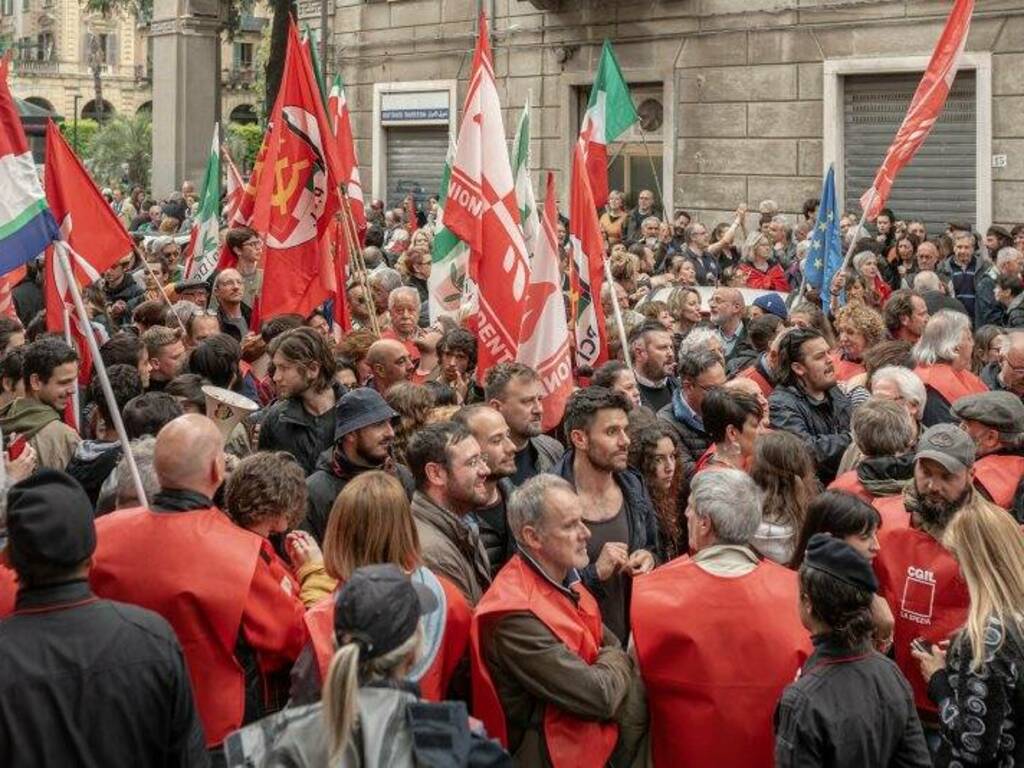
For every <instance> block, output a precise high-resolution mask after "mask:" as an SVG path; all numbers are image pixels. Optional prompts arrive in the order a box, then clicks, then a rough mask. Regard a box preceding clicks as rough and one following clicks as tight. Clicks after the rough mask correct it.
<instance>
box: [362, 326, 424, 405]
mask: <svg viewBox="0 0 1024 768" xmlns="http://www.w3.org/2000/svg"><path fill="white" fill-rule="evenodd" d="M417 355H418V352H417ZM366 366H367V368H369V370H370V379H369V381H367V382H366V386H368V387H373V388H374V389H376V390H377V391H378V392H380V393H381V394H384V393H386V392H387V391H388V390H389V389H391V387H393V386H394V385H395V384H399V383H401V382H403V381H409V380H410V379H411V378H412V375H413V373H414V372H415V370H416V362H415V360H414V358H413V357H412V356H411V355H410V354H409V350H408V347H407V346H406V345H405V344H403V343H402V342H401V341H397V340H395V339H381V340H379V341H375V342H373V343H372V344H371V345H370V347H369V349H367V350H366Z"/></svg>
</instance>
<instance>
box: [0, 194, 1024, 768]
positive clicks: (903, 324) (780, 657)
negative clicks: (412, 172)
mask: <svg viewBox="0 0 1024 768" xmlns="http://www.w3.org/2000/svg"><path fill="white" fill-rule="evenodd" d="M109 199H110V203H111V205H112V207H113V208H114V210H115V212H116V213H117V214H118V215H119V216H121V217H122V219H123V221H124V222H125V224H126V226H127V227H128V228H129V230H130V231H131V232H132V234H133V236H134V237H135V242H136V249H135V251H134V252H133V253H131V254H128V255H126V256H125V257H124V258H122V259H121V260H120V261H119V262H117V263H116V264H114V265H113V266H111V267H110V268H109V269H108V270H106V272H104V273H103V275H102V278H101V279H100V280H99V281H97V282H96V283H95V284H94V285H90V286H86V287H85V289H84V296H85V300H86V305H87V308H88V311H89V314H90V317H91V320H92V324H93V328H92V332H93V333H94V334H95V336H96V338H97V340H98V342H99V355H100V358H101V360H100V361H96V360H91V358H90V357H89V356H88V355H87V354H86V353H85V351H84V350H81V349H78V348H77V347H76V346H74V345H72V344H69V343H68V341H67V340H65V338H64V337H63V336H61V335H54V334H51V333H48V332H47V330H46V323H45V307H44V305H43V291H42V288H41V285H40V283H41V279H42V278H41V274H42V269H41V267H40V266H39V265H38V264H35V265H32V266H31V268H30V270H29V273H28V276H27V277H26V278H25V280H24V281H23V282H22V283H20V284H19V285H17V286H16V287H15V288H14V289H13V304H14V308H15V309H16V314H17V318H15V317H4V318H0V428H2V431H3V435H4V448H5V449H6V455H5V457H4V461H5V470H6V471H5V478H6V480H5V482H6V488H5V489H4V490H5V493H4V499H3V508H4V514H3V517H2V526H0V537H2V541H3V542H4V549H3V554H2V556H0V617H2V618H0V762H2V763H3V764H4V765H8V766H11V767H12V768H17V767H19V766H41V765H68V766H72V765H82V766H113V765H145V766H172V765H173V766H205V765H215V766H217V765H219V766H318V767H319V766H326V765H345V766H349V765H353V766H354V765H363V766H385V765H386V766H406V765H408V766H413V765H473V766H498V765H510V764H515V765H523V766H552V767H553V768H565V767H567V766H601V765H610V766H616V767H617V768H618V767H620V766H634V765H635V766H641V765H655V766H675V765H684V766H697V767H700V766H708V768H711V767H712V766H714V767H716V768H740V767H743V768H746V767H748V766H753V767H755V768H756V767H758V766H772V765H776V766H779V767H780V768H785V767H787V766H808V767H809V766H851V767H853V766H857V767H863V766H888V765H892V766H897V765H899V766H931V765H935V766H943V767H945V766H966V765H979V766H1013V765H1024V693H1022V691H1024V533H1022V529H1021V524H1022V523H1024V283H1022V269H1024V256H1022V249H1024V225H1022V226H1018V227H1014V228H1013V230H1012V231H1006V230H1004V229H1003V228H1001V227H999V226H992V227H990V228H989V229H988V230H987V231H986V232H985V233H984V235H982V234H981V233H977V232H974V231H973V229H972V227H971V226H969V225H967V224H961V223H956V222H954V223H951V224H949V226H948V227H947V228H946V229H945V230H944V231H941V232H936V231H931V232H930V231H928V229H927V228H926V226H925V224H924V223H922V222H921V221H912V220H908V221H901V220H899V219H897V217H896V216H895V215H894V213H893V212H892V211H889V210H884V211H883V212H882V213H881V214H880V215H879V217H878V219H877V220H876V221H875V222H874V223H873V224H872V225H871V230H870V231H863V230H859V229H858V220H857V218H856V217H854V216H844V217H843V221H842V235H843V238H844V241H845V243H846V247H850V246H852V248H851V252H852V254H853V257H852V259H851V260H850V262H849V265H848V266H847V267H846V268H844V269H843V270H842V271H841V272H839V273H838V274H837V275H836V277H835V279H834V280H833V281H832V283H831V285H829V286H828V293H827V295H825V291H821V292H820V293H819V292H817V291H815V290H813V289H811V288H809V287H807V286H805V284H804V280H803V271H804V266H805V264H804V263H805V260H806V258H807V253H808V250H809V247H810V243H809V235H810V234H811V232H812V230H813V225H814V221H815V216H816V209H817V205H818V203H817V201H816V200H808V201H807V202H806V203H805V204H804V206H803V211H802V214H801V215H799V216H797V217H792V216H786V215H783V214H781V213H779V211H778V209H777V206H775V204H774V203H772V202H771V201H764V202H762V203H761V204H760V205H759V206H758V212H757V213H754V212H753V211H748V210H747V208H746V206H740V207H738V208H737V210H736V212H735V215H734V217H733V218H732V220H731V221H727V222H723V223H720V224H716V225H714V226H711V223H710V222H708V223H702V222H700V221H699V220H697V219H696V218H694V217H691V216H690V215H689V214H688V213H686V212H685V211H676V212H674V215H673V216H672V217H671V218H669V217H668V216H667V215H666V212H664V211H662V210H661V209H660V208H659V207H658V204H657V200H656V198H655V196H654V195H653V194H652V193H651V192H649V191H642V192H640V193H639V195H638V198H637V204H636V207H635V208H632V209H630V208H628V207H627V205H626V199H625V196H624V195H623V194H622V193H620V192H617V191H613V192H612V193H611V194H610V195H609V199H608V204H607V207H606V209H605V210H604V211H602V213H601V216H600V227H601V230H602V232H603V233H604V236H605V239H606V244H607V255H606V258H608V260H609V262H610V275H611V278H612V282H610V283H608V284H606V285H605V286H604V289H603V291H602V293H601V296H600V300H601V305H602V307H603V310H604V312H605V314H606V315H607V322H608V328H609V330H610V332H609V334H608V335H609V359H608V361H607V362H605V363H604V364H602V365H600V366H599V367H597V368H596V369H587V368H579V369H577V370H576V371H575V384H576V386H575V389H574V391H573V392H572V394H571V396H570V397H569V399H568V401H567V403H566V404H565V410H564V414H563V415H562V417H561V419H560V423H559V424H558V426H557V427H556V428H555V429H552V430H548V431H545V430H544V429H543V428H542V421H543V417H544V414H545V406H546V405H550V404H547V403H545V398H544V395H545V390H544V383H543V381H542V378H541V376H540V375H539V374H538V372H537V371H535V370H533V369H531V368H530V367H528V366H526V365H524V364H522V363H518V362H505V363H501V364H499V365H496V366H494V367H493V368H491V369H489V370H478V368H477V338H476V336H475V335H474V333H473V332H472V331H471V330H470V328H471V327H472V323H471V317H468V316H467V313H466V312H456V313H454V315H453V316H451V317H449V316H447V315H442V316H440V317H430V316H429V312H428V303H429V302H428V296H429V277H430V270H431V248H432V238H433V231H434V226H435V215H436V200H434V199H431V200H429V201H427V203H426V205H425V206H424V207H425V210H423V211H422V212H418V211H416V209H415V205H414V204H409V203H408V202H407V203H406V204H403V206H401V207H399V208H395V209H388V210H385V207H384V205H383V204H381V203H379V202H375V203H374V204H373V205H372V206H371V207H370V209H369V213H370V223H371V226H370V228H369V231H368V233H367V237H366V245H365V249H364V251H363V258H362V260H363V262H365V266H366V270H367V271H366V273H362V271H361V272H360V274H359V275H353V279H352V281H351V282H350V284H349V285H348V286H347V297H346V298H347V300H348V307H349V310H350V313H351V318H352V325H353V328H352V329H351V330H347V331H342V330H341V329H339V328H337V327H336V326H335V325H334V324H333V322H332V320H331V318H332V316H333V313H332V312H331V311H330V308H327V307H324V308H320V309H317V310H316V311H314V312H313V313H312V314H310V315H308V316H300V315H288V314H285V315H279V316H275V317H271V318H264V319H263V320H262V322H259V324H258V327H256V323H255V322H254V318H253V314H252V306H253V300H254V298H255V297H256V296H258V294H259V292H260V288H261V283H262V275H263V271H262V268H261V260H262V257H263V255H262V250H261V238H260V236H259V235H258V233H256V232H255V231H253V230H251V229H248V228H245V227H236V228H232V229H229V230H227V231H226V234H225V235H224V239H225V243H226V247H227V248H228V249H230V250H231V251H232V252H233V254H234V255H235V256H236V257H237V267H236V268H232V269H223V270H221V271H219V272H217V273H216V274H215V275H214V276H213V277H212V278H211V279H210V280H209V281H208V282H206V281H198V280H187V279H184V277H183V274H182V261H183V256H182V251H183V248H184V247H185V245H186V243H187V240H188V232H189V229H190V227H191V216H190V210H191V209H193V208H194V206H195V193H194V189H193V188H192V187H191V185H189V184H188V183H186V185H185V186H183V188H182V190H181V191H180V193H175V195H172V196H171V198H170V199H168V200H166V201H164V202H163V203H161V204H157V203H154V202H152V201H151V200H148V199H147V198H146V195H145V194H144V192H143V191H142V190H135V191H133V192H131V194H129V195H124V194H122V193H121V192H120V191H117V190H114V191H111V192H110V195H109ZM758 217H759V219H758ZM755 220H756V221H757V226H756V227H752V228H751V230H752V231H750V232H747V231H746V226H747V225H748V223H749V222H750V221H755ZM565 230H566V228H565V226H564V222H563V225H562V226H560V227H559V239H560V243H559V244H560V247H561V249H562V256H563V262H564V260H565V258H566V254H567V248H568V238H567V236H566V231H565ZM565 287H566V290H568V285H567V284H566V286H565ZM702 288H703V289H704V291H703V295H702V290H701V289H702ZM744 289H757V291H755V292H754V293H749V292H747V291H746V290H744ZM705 305H706V306H705ZM616 308H617V309H618V310H619V311H618V312H616V311H615V310H616ZM616 315H617V316H618V317H621V319H622V322H623V328H622V331H623V333H622V337H623V341H624V343H625V345H626V347H627V348H626V349H623V348H622V343H621V342H620V340H619V339H618V338H617V337H618V336H619V334H617V333H615V332H614V330H613V329H614V328H615V325H616V323H617V322H618V320H617V318H616ZM467 321H468V322H467ZM627 353H628V354H627ZM99 363H102V365H103V367H104V369H105V371H106V378H107V379H108V380H109V388H110V390H111V391H112V395H113V397H112V398H111V399H108V398H107V397H105V395H104V387H103V383H104V382H103V380H102V377H101V376H100V375H99V367H100V366H99ZM211 385H212V386H213V387H217V388H220V390H228V391H230V392H233V393H235V394H236V395H240V396H244V398H247V399H248V400H249V401H251V403H252V404H253V407H252V410H251V412H250V411H245V412H244V413H243V414H241V415H240V416H239V418H235V419H231V420H228V421H227V422H224V421H223V420H222V419H221V418H220V417H218V418H217V419H216V420H215V419H214V418H211V417H212V416H213V415H214V410H213V409H214V406H215V403H214V404H211V401H210V397H211V395H210V392H211V390H209V387H210V386H211ZM118 421H120V422H121V423H123V434H124V438H122V437H121V431H120V425H119V424H118V423H117V422H118ZM124 439H127V444H125V442H124ZM129 459H133V462H134V465H135V466H137V469H138V479H139V480H141V483H137V482H135V480H136V477H135V473H134V472H133V467H132V466H131V462H130V461H129ZM143 497H144V498H143Z"/></svg>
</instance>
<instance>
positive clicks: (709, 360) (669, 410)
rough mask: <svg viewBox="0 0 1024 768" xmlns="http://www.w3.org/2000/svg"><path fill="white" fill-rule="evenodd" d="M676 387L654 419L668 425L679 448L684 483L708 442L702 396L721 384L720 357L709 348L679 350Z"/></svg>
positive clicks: (722, 381) (691, 475)
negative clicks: (670, 400) (686, 351)
mask: <svg viewBox="0 0 1024 768" xmlns="http://www.w3.org/2000/svg"><path fill="white" fill-rule="evenodd" d="M678 370H679V383H680V385H681V386H680V388H679V389H678V390H676V392H675V394H674V395H673V396H672V402H671V403H669V404H668V405H666V406H665V407H664V408H662V409H661V410H660V411H658V418H659V419H662V420H663V421H664V422H665V423H666V424H668V425H669V426H670V427H672V428H673V429H674V430H675V431H676V434H677V435H678V436H679V442H680V444H681V445H682V449H683V466H682V472H683V479H684V480H685V481H686V483H687V484H688V483H689V481H690V479H691V478H692V477H693V474H694V472H695V471H696V466H697V461H699V460H700V457H701V456H703V455H704V452H705V451H706V450H707V449H708V446H709V445H710V444H711V438H710V437H708V434H707V432H706V431H705V429H704V422H703V421H702V419H701V409H702V406H703V403H704V398H705V397H706V396H707V393H708V392H709V391H710V390H711V389H712V388H714V387H719V386H721V385H722V384H724V383H725V367H724V365H723V364H722V360H721V358H719V356H718V355H717V354H715V353H714V352H713V351H712V350H709V349H699V350H696V351H694V352H693V353H686V354H684V351H683V350H682V349H680V351H679V364H678Z"/></svg>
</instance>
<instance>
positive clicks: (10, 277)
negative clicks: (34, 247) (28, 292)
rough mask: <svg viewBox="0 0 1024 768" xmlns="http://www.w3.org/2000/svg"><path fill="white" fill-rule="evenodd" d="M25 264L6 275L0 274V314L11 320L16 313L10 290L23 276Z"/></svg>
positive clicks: (16, 315)
mask: <svg viewBox="0 0 1024 768" xmlns="http://www.w3.org/2000/svg"><path fill="white" fill-rule="evenodd" d="M26 271H27V270H26V269H25V265H24V264H22V265H21V266H20V267H16V268H15V269H13V270H11V271H10V272H8V273H7V274H6V275H0V315H2V316H3V317H9V318H11V320H17V319H18V313H17V311H16V309H17V308H16V307H15V306H14V295H13V293H12V291H13V290H14V286H16V285H17V284H18V283H20V282H21V281H22V279H24V277H25V272H26Z"/></svg>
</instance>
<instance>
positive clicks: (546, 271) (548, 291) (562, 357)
mask: <svg viewBox="0 0 1024 768" xmlns="http://www.w3.org/2000/svg"><path fill="white" fill-rule="evenodd" d="M557 221H558V209H557V208H556V206H555V176H554V174H553V173H551V171H548V183H547V197H546V199H545V200H544V219H543V221H542V222H541V226H540V232H539V233H538V236H537V247H536V250H535V251H534V254H533V261H532V263H531V272H530V287H529V288H528V289H527V291H526V312H525V314H524V315H523V325H522V328H521V330H520V336H519V357H518V359H519V362H521V363H524V364H525V365H528V366H530V367H531V368H533V369H534V370H535V371H537V373H538V374H540V381H541V387H542V389H543V400H542V401H541V405H542V407H543V408H544V416H543V420H542V426H543V429H544V431H545V432H547V431H548V430H550V429H554V428H555V427H556V426H558V423H559V422H560V421H561V420H562V415H563V414H564V413H565V402H566V400H568V399H569V395H570V394H571V393H572V386H573V378H572V351H571V349H570V345H569V325H568V323H567V322H566V319H565V301H563V299H562V288H561V286H562V273H561V269H560V265H559V259H558V237H557V235H556V232H557V229H556V228H555V226H556V222H557Z"/></svg>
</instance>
